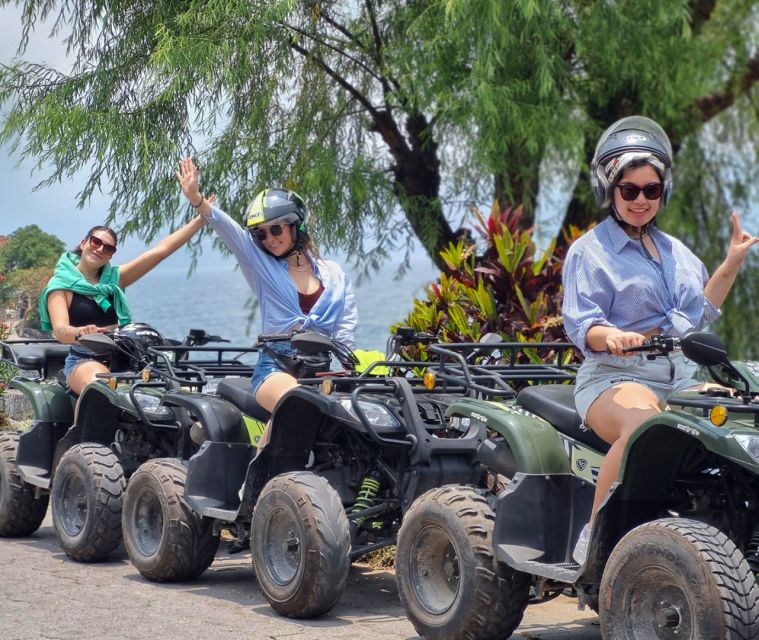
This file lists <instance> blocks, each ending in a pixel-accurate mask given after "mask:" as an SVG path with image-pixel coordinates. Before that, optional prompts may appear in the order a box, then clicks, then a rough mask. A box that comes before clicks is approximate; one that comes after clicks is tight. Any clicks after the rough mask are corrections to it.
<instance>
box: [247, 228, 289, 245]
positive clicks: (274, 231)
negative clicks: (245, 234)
mask: <svg viewBox="0 0 759 640" xmlns="http://www.w3.org/2000/svg"><path fill="white" fill-rule="evenodd" d="M284 230H285V228H284V227H283V226H282V225H281V224H273V225H271V226H270V227H254V228H253V229H251V230H250V233H251V235H252V236H253V237H254V238H255V239H256V240H258V241H259V242H263V241H264V240H266V236H267V235H268V234H267V233H266V232H267V231H268V232H269V233H271V235H273V236H281V235H282V232H283V231H284Z"/></svg>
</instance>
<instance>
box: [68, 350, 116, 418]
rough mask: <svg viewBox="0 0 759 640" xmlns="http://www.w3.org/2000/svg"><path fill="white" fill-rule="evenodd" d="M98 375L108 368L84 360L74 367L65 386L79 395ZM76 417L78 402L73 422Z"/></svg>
mask: <svg viewBox="0 0 759 640" xmlns="http://www.w3.org/2000/svg"><path fill="white" fill-rule="evenodd" d="M98 373H108V367H106V366H105V365H104V364H103V363H102V362H98V361H97V360H85V361H84V362H82V363H80V364H78V365H77V366H76V367H74V370H73V371H72V372H71V374H70V375H69V377H68V378H66V384H67V385H68V386H69V389H71V390H72V391H73V392H74V393H75V394H76V395H80V394H81V393H82V391H83V390H84V388H85V387H86V386H87V385H88V384H89V383H90V382H92V381H94V380H95V376H96V375H97V374H98ZM78 417H79V400H77V401H76V407H75V408H74V422H76V421H77V419H78Z"/></svg>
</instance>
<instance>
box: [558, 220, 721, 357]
mask: <svg viewBox="0 0 759 640" xmlns="http://www.w3.org/2000/svg"><path fill="white" fill-rule="evenodd" d="M649 233H650V236H651V239H652V240H653V242H654V244H655V245H656V248H657V249H658V251H659V256H660V260H661V262H657V261H656V260H654V259H653V258H652V257H650V256H649V255H647V253H646V251H645V250H644V249H643V247H642V246H641V244H640V241H639V240H635V239H633V238H630V237H629V236H628V235H627V234H626V233H625V232H624V230H623V229H622V228H621V227H620V226H619V225H618V224H617V223H616V222H615V221H614V220H613V219H612V218H611V217H608V218H606V220H604V221H603V222H601V223H600V224H599V225H597V226H596V227H595V228H593V229H592V230H591V231H589V232H588V233H586V234H585V235H584V236H582V237H581V238H579V239H578V240H576V241H575V242H574V244H572V246H571V247H570V248H569V251H568V252H567V257H566V260H565V261H564V268H563V272H562V280H563V283H564V302H563V305H562V311H563V315H564V329H565V330H566V332H567V335H568V336H569V338H570V339H571V340H572V342H574V343H575V344H576V345H577V347H579V349H580V350H581V351H582V352H583V354H584V355H585V357H586V358H604V357H606V356H607V355H608V354H607V353H606V352H599V351H593V350H591V349H590V347H588V344H587V342H586V339H585V338H586V336H587V333H588V330H589V329H590V328H591V327H593V326H595V325H602V326H605V327H616V328H618V329H621V330H622V331H635V332H637V333H646V332H647V331H650V330H651V329H657V328H658V329H661V331H662V333H665V334H669V335H672V336H677V337H681V336H683V335H685V334H686V333H688V332H689V331H693V330H695V331H700V330H702V329H703V328H704V327H705V325H706V324H707V323H709V322H711V321H712V320H714V319H715V318H717V317H719V310H718V309H717V308H716V307H715V306H714V305H713V304H712V303H711V302H709V300H707V299H706V296H705V295H704V287H705V286H706V283H707V282H708V280H709V274H708V273H707V271H706V267H705V266H704V264H703V263H702V262H701V261H700V260H699V259H698V258H697V257H696V256H695V255H693V253H692V252H691V251H690V249H688V248H687V247H686V246H685V245H684V244H683V243H682V242H680V241H679V240H678V239H677V238H674V237H672V236H670V235H668V234H666V233H664V232H663V231H661V230H660V229H658V228H656V227H654V226H653V225H652V226H651V227H650V228H649Z"/></svg>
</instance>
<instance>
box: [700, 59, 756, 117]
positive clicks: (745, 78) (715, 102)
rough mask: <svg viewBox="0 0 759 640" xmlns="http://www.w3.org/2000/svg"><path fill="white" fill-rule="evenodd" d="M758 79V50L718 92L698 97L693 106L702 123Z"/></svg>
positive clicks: (721, 109) (734, 99)
mask: <svg viewBox="0 0 759 640" xmlns="http://www.w3.org/2000/svg"><path fill="white" fill-rule="evenodd" d="M757 81H759V51H756V52H755V53H754V55H753V56H751V57H750V58H749V59H748V62H747V63H746V66H745V68H744V69H743V73H742V74H741V75H740V76H738V77H736V78H733V79H731V81H729V82H728V84H727V88H726V89H725V90H724V91H722V92H719V93H713V94H711V95H709V96H703V97H701V98H698V99H697V100H696V101H695V103H694V105H693V108H694V109H695V111H696V113H697V114H698V117H699V119H700V121H701V122H702V123H706V122H708V121H709V120H711V119H712V118H714V117H715V116H716V115H718V114H720V113H721V112H722V111H724V110H725V109H728V108H730V107H731V106H732V105H733V104H734V103H735V101H736V100H737V99H738V98H740V97H741V96H742V95H744V94H745V93H747V92H748V91H749V89H751V87H752V86H753V85H754V84H755V83H756V82H757Z"/></svg>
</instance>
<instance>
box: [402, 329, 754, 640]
mask: <svg viewBox="0 0 759 640" xmlns="http://www.w3.org/2000/svg"><path fill="white" fill-rule="evenodd" d="M677 348H682V350H683V353H684V354H685V356H686V357H688V358H689V359H690V360H692V361H694V362H695V363H697V364H699V365H702V366H705V367H707V368H708V370H709V371H710V373H711V374H712V376H713V378H714V380H715V381H717V382H719V383H721V384H722V385H724V387H730V388H734V389H735V390H736V392H735V396H734V397H733V396H731V395H730V393H729V392H728V391H727V389H725V388H712V389H708V390H706V391H691V392H680V393H677V394H673V395H672V396H670V398H669V399H668V402H669V408H668V409H667V410H666V411H664V412H662V413H660V414H658V415H656V416H654V417H652V418H649V419H648V420H646V421H645V422H644V423H643V424H642V425H641V427H640V428H639V429H638V430H637V431H636V432H635V433H634V435H633V436H632V437H631V439H630V441H629V443H628V445H627V448H626V450H625V452H624V458H623V462H622V468H621V470H620V474H619V478H618V481H617V482H616V483H615V484H614V485H613V487H612V489H611V490H610V492H609V494H608V495H607V497H606V498H605V500H604V502H603V504H602V506H601V508H600V509H599V511H598V514H597V517H596V519H595V522H594V526H593V530H592V532H591V538H590V546H589V552H588V556H587V558H586V561H585V563H584V564H583V565H578V564H577V563H576V562H575V561H574V560H573V558H572V551H573V549H574V546H575V543H576V541H577V538H578V536H579V534H580V531H581V529H582V527H583V526H584V525H585V523H586V522H588V520H589V515H590V511H591V505H592V502H593V495H594V483H593V476H594V475H595V469H597V467H598V465H599V464H600V462H601V460H602V456H603V455H604V453H605V452H606V450H607V446H606V445H605V444H603V443H602V442H601V441H600V440H598V439H597V438H596V437H595V436H594V435H593V434H592V433H591V432H589V431H584V430H582V429H581V423H580V420H579V418H578V416H577V414H576V412H575V409H574V402H573V389H572V386H571V385H536V386H530V387H527V388H525V389H523V390H522V391H521V392H520V393H519V395H518V398H517V403H516V405H508V404H502V403H496V402H487V401H482V400H462V401H461V402H460V403H457V404H455V405H453V406H451V407H450V408H449V410H448V413H449V415H451V416H452V417H458V418H459V419H460V420H465V419H467V418H468V419H469V420H471V421H478V422H480V423H482V424H484V425H487V427H488V429H490V430H493V431H494V432H495V433H497V434H499V435H498V440H499V442H498V445H497V446H499V447H501V449H500V451H493V455H492V456H490V458H489V460H488V464H489V467H490V468H491V470H495V471H496V472H497V473H499V474H502V475H503V476H505V477H506V478H508V482H507V483H506V486H505V488H504V489H503V490H502V491H501V492H500V493H499V494H498V496H497V498H494V497H493V496H489V495H486V494H484V493H483V492H482V491H481V490H479V489H478V488H477V487H473V486H463V485H459V486H448V487H443V488H440V489H435V490H432V491H430V492H428V493H426V494H425V495H423V496H421V497H420V498H418V499H417V500H416V501H415V503H414V504H413V505H412V506H411V508H410V509H409V511H408V513H407V514H406V517H405V519H404V522H403V524H402V526H401V530H400V532H399V535H398V545H397V550H396V575H397V582H398V590H399V593H400V596H401V600H402V602H403V604H404V606H405V608H406V612H407V614H408V616H409V618H410V620H411V622H412V623H413V625H414V627H415V628H416V630H417V632H418V633H419V634H420V635H422V636H423V637H424V638H426V639H427V640H431V639H438V638H446V639H449V640H457V639H459V638H461V639H463V638H472V637H476V638H482V639H484V640H487V639H488V638H503V637H509V636H510V635H511V634H512V632H513V631H514V630H515V629H516V628H517V626H518V625H519V623H520V621H521V619H522V615H523V612H524V609H525V607H526V606H527V605H528V603H533V602H544V601H546V600H549V599H551V598H553V597H555V596H557V595H559V594H562V593H567V592H570V591H571V592H573V593H575V594H576V595H577V596H578V599H579V603H580V606H585V605H589V606H590V607H591V608H592V609H593V610H595V611H599V613H600V620H601V630H602V635H603V637H604V639H605V640H611V639H615V640H616V639H625V640H628V639H629V640H633V639H635V640H638V639H655V640H659V639H665V638H666V639H669V638H691V639H692V640H711V639H716V638H722V639H725V638H726V639H728V640H737V639H741V640H745V639H749V638H750V639H755V638H759V591H758V590H757V586H756V578H757V572H758V571H759V430H758V428H759V402H757V400H756V393H757V391H759V384H757V383H758V382H759V377H757V373H759V372H758V371H757V367H756V364H755V363H739V362H731V361H730V360H729V359H728V357H727V355H726V352H725V349H724V346H723V345H722V344H721V342H720V341H719V339H717V338H716V336H713V335H711V334H695V333H694V334H690V335H688V336H686V337H684V338H682V339H681V340H678V339H675V338H669V337H661V336H655V337H654V338H653V339H652V340H650V341H649V342H648V343H646V344H645V345H643V346H641V347H638V348H635V349H634V350H636V351H645V352H647V353H646V357H651V358H653V357H659V356H662V355H666V354H667V353H669V352H671V351H672V350H674V349H677ZM638 357H643V356H638Z"/></svg>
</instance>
